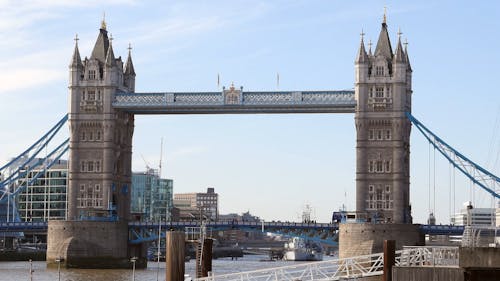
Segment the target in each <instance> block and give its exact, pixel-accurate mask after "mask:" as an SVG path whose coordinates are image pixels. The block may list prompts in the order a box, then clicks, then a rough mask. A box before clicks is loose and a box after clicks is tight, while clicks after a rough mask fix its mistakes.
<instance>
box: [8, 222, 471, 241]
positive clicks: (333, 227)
mask: <svg viewBox="0 0 500 281" xmlns="http://www.w3.org/2000/svg"><path fill="white" fill-rule="evenodd" d="M47 225H48V223H47V222H0V232H19V231H47ZM199 226H200V224H199V223H198V222H167V223H162V224H161V228H162V229H163V230H164V231H165V230H172V229H175V230H183V229H185V228H186V227H199ZM158 227H159V224H158V223H149V222H130V223H129V224H128V228H129V242H130V243H132V244H139V243H144V242H149V241H154V240H156V239H158V236H157V235H158ZM206 227H207V228H211V229H213V230H228V229H241V230H252V231H261V230H262V223H258V222H256V223H251V222H210V223H207V224H206ZM264 231H265V232H273V233H280V234H284V235H290V236H302V237H304V238H307V239H315V240H317V241H322V240H326V241H322V242H326V243H331V242H333V241H335V240H336V239H337V231H338V224H336V223H335V224H329V223H316V224H306V223H294V222H292V223H280V222H265V223H264ZM463 231H464V226H460V225H420V232H421V233H422V234H430V235H457V236H458V235H462V234H463ZM311 233H315V234H316V235H317V237H314V236H310V235H308V234H311ZM325 235H326V236H325ZM163 236H164V234H162V237H163Z"/></svg>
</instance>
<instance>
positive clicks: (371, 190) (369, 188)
mask: <svg viewBox="0 0 500 281" xmlns="http://www.w3.org/2000/svg"><path fill="white" fill-rule="evenodd" d="M368 190H369V191H370V192H373V185H369V186H368ZM370 200H373V195H370Z"/></svg>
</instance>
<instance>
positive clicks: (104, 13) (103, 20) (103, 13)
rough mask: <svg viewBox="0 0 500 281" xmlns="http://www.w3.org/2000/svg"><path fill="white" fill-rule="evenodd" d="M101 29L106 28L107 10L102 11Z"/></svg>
mask: <svg viewBox="0 0 500 281" xmlns="http://www.w3.org/2000/svg"><path fill="white" fill-rule="evenodd" d="M101 29H104V30H106V12H102V21H101Z"/></svg>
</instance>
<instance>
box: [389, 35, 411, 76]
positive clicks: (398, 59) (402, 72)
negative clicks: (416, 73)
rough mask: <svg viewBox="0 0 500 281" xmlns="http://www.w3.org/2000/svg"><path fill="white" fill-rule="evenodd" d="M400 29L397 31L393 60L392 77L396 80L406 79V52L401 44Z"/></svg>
mask: <svg viewBox="0 0 500 281" xmlns="http://www.w3.org/2000/svg"><path fill="white" fill-rule="evenodd" d="M401 34H402V33H401V31H398V44H397V46H396V52H395V54H394V60H393V66H392V67H393V70H394V73H393V77H394V79H395V81H397V82H404V81H405V80H406V65H407V64H406V54H405V53H404V51H403V46H402V45H401Z"/></svg>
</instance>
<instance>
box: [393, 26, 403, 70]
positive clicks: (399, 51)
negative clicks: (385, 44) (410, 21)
mask: <svg viewBox="0 0 500 281" xmlns="http://www.w3.org/2000/svg"><path fill="white" fill-rule="evenodd" d="M401 34H403V33H402V32H401V29H398V45H397V46H396V54H395V55H394V60H395V61H396V62H405V61H406V55H405V53H404V51H403V46H402V45H401Z"/></svg>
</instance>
